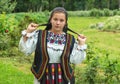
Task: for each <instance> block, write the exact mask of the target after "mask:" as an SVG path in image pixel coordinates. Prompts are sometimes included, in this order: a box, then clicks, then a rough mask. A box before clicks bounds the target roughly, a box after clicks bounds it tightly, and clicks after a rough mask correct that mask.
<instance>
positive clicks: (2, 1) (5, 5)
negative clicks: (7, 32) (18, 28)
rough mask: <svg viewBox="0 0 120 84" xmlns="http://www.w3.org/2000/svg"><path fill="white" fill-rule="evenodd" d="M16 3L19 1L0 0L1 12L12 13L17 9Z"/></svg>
mask: <svg viewBox="0 0 120 84" xmlns="http://www.w3.org/2000/svg"><path fill="white" fill-rule="evenodd" d="M16 4H17V2H16V1H13V0H0V13H2V12H6V13H11V12H12V11H13V10H14V9H15V7H16Z"/></svg>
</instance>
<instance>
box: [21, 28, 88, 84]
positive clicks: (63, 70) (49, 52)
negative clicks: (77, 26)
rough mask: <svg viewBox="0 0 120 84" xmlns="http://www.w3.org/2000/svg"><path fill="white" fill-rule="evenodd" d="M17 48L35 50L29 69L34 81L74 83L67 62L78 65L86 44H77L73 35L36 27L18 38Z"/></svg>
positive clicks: (48, 83)
mask: <svg viewBox="0 0 120 84" xmlns="http://www.w3.org/2000/svg"><path fill="white" fill-rule="evenodd" d="M19 48H20V50H21V51H22V52H24V53H25V54H26V55H29V54H31V53H32V52H34V51H35V58H34V62H33V64H32V67H31V71H32V73H33V74H34V76H35V80H34V84H75V79H74V71H73V70H72V68H71V66H70V64H79V63H81V62H82V60H84V59H85V56H86V52H85V49H86V45H82V46H79V45H78V43H77V41H76V40H75V38H74V36H72V35H70V34H66V33H62V34H54V33H53V32H51V31H47V30H38V31H34V32H32V33H30V34H29V35H28V40H27V41H26V42H24V41H23V37H21V40H20V43H19Z"/></svg>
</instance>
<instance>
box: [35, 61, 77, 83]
mask: <svg viewBox="0 0 120 84" xmlns="http://www.w3.org/2000/svg"><path fill="white" fill-rule="evenodd" d="M63 74H64V73H63V70H62V68H61V64H60V63H49V64H48V65H47V68H46V71H45V73H44V75H43V77H42V78H41V80H40V81H38V80H37V79H36V78H35V80H34V84H75V78H74V77H73V78H72V79H71V81H70V82H68V81H67V80H66V79H65V77H64V75H63Z"/></svg>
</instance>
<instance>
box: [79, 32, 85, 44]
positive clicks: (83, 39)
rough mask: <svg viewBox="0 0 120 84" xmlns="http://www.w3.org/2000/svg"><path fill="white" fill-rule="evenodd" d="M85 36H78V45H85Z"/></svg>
mask: <svg viewBox="0 0 120 84" xmlns="http://www.w3.org/2000/svg"><path fill="white" fill-rule="evenodd" d="M86 39H87V38H86V36H84V35H83V34H79V36H78V44H79V45H84V44H85V42H86Z"/></svg>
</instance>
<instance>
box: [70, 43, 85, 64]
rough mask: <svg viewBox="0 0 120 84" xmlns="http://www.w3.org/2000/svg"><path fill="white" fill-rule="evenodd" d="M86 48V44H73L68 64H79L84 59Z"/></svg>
mask: <svg viewBox="0 0 120 84" xmlns="http://www.w3.org/2000/svg"><path fill="white" fill-rule="evenodd" d="M86 48H87V45H86V44H85V45H82V46H80V45H78V43H77V42H75V43H74V47H73V50H72V53H71V55H70V62H71V63H74V64H79V63H81V62H82V61H83V60H84V59H85V57H86V51H85V50H86Z"/></svg>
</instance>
